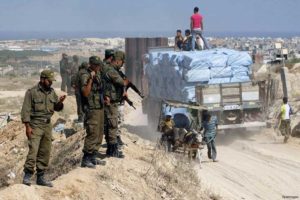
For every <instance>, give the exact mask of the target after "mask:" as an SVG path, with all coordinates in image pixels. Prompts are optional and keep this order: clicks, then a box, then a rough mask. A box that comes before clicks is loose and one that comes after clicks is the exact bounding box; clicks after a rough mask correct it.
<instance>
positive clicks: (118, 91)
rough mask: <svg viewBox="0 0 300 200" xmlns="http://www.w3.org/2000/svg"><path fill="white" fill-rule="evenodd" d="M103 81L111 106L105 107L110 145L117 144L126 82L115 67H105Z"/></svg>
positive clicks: (105, 93)
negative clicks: (119, 116)
mask: <svg viewBox="0 0 300 200" xmlns="http://www.w3.org/2000/svg"><path fill="white" fill-rule="evenodd" d="M103 80H105V92H104V95H105V96H107V97H109V98H110V105H106V106H105V108H104V109H105V124H106V126H107V128H106V131H107V136H108V143H109V144H116V143H117V134H118V115H119V112H118V105H119V104H120V102H121V101H122V96H123V92H124V80H123V79H122V77H121V76H120V75H119V73H118V72H117V71H116V70H115V69H114V67H113V65H112V64H110V65H105V66H104V68H103Z"/></svg>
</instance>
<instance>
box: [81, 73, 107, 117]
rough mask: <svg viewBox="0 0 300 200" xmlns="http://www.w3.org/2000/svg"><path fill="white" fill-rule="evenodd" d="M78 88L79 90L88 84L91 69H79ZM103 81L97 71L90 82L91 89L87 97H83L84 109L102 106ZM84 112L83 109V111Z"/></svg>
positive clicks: (100, 107)
mask: <svg viewBox="0 0 300 200" xmlns="http://www.w3.org/2000/svg"><path fill="white" fill-rule="evenodd" d="M80 73H81V75H80V88H81V92H82V91H83V89H84V87H85V86H86V85H87V84H88V80H89V79H90V78H91V69H90V68H88V69H82V70H80ZM103 103H104V100H103V82H102V79H101V73H100V72H98V73H97V74H96V75H95V77H94V79H93V83H92V89H91V92H90V94H89V96H88V97H83V107H84V108H85V109H90V110H93V109H102V108H103ZM84 112H85V111H84Z"/></svg>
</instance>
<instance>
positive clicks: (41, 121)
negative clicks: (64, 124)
mask: <svg viewBox="0 0 300 200" xmlns="http://www.w3.org/2000/svg"><path fill="white" fill-rule="evenodd" d="M41 77H42V78H48V79H52V80H54V73H53V72H52V71H50V70H44V71H43V72H42V73H41ZM62 109H63V104H62V103H60V102H59V100H58V97H57V95H56V93H55V91H54V90H53V88H50V90H49V91H46V90H44V89H43V88H42V86H41V85H40V83H39V84H38V85H36V86H34V87H33V88H31V89H29V90H27V92H26V94H25V98H24V102H23V106H22V111H21V118H22V122H23V123H29V125H30V127H31V128H32V135H31V137H30V138H28V146H29V151H28V155H27V158H26V161H25V165H24V172H25V173H29V174H33V173H34V171H35V167H36V170H37V173H38V174H43V173H44V171H45V170H46V169H47V167H48V164H49V159H50V152H51V146H52V145H51V144H52V141H51V138H52V124H51V116H52V115H53V113H54V111H61V110H62Z"/></svg>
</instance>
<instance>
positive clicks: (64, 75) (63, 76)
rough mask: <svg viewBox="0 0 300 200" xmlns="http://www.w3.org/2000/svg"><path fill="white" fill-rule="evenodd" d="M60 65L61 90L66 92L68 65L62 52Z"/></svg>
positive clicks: (66, 58) (65, 55)
mask: <svg viewBox="0 0 300 200" xmlns="http://www.w3.org/2000/svg"><path fill="white" fill-rule="evenodd" d="M59 66H60V75H61V91H64V92H66V86H67V82H68V72H67V70H68V67H69V61H68V57H67V54H65V53H63V54H62V59H61V60H60V62H59Z"/></svg>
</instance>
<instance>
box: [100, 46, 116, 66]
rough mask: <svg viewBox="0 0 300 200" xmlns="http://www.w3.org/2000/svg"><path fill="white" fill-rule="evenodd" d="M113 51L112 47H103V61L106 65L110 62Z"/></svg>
mask: <svg viewBox="0 0 300 200" xmlns="http://www.w3.org/2000/svg"><path fill="white" fill-rule="evenodd" d="M114 53H115V51H114V50H113V49H105V55H104V56H105V58H104V59H103V62H104V63H105V64H107V65H110V64H111V61H112V59H113V56H114Z"/></svg>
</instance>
